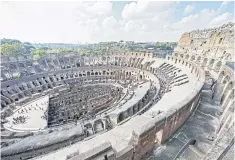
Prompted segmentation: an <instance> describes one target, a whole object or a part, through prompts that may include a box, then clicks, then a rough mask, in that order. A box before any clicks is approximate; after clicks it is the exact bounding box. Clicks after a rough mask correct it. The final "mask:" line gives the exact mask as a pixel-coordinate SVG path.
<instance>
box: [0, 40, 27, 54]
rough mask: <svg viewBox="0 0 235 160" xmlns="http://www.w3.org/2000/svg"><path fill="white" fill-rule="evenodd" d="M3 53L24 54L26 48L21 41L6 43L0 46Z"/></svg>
mask: <svg viewBox="0 0 235 160" xmlns="http://www.w3.org/2000/svg"><path fill="white" fill-rule="evenodd" d="M0 50H1V55H5V56H15V57H16V56H19V55H23V54H24V48H23V47H22V46H21V44H19V43H14V44H8V43H4V44H2V45H1V46H0Z"/></svg>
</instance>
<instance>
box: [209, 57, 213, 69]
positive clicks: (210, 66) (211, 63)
mask: <svg viewBox="0 0 235 160" xmlns="http://www.w3.org/2000/svg"><path fill="white" fill-rule="evenodd" d="M214 62H215V59H211V60H210V62H209V65H208V68H209V69H212V68H213V65H214Z"/></svg>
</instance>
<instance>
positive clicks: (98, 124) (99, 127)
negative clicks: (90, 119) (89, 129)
mask: <svg viewBox="0 0 235 160" xmlns="http://www.w3.org/2000/svg"><path fill="white" fill-rule="evenodd" d="M103 130H104V124H103V122H102V121H101V120H98V121H95V123H94V131H95V132H96V133H98V132H101V131H103Z"/></svg>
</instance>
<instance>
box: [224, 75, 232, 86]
mask: <svg viewBox="0 0 235 160" xmlns="http://www.w3.org/2000/svg"><path fill="white" fill-rule="evenodd" d="M229 81H230V76H229V75H226V76H225V78H224V79H223V82H222V83H223V84H226V83H227V82H229Z"/></svg>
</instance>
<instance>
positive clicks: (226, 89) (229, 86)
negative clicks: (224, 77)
mask: <svg viewBox="0 0 235 160" xmlns="http://www.w3.org/2000/svg"><path fill="white" fill-rule="evenodd" d="M232 88H233V82H232V81H231V82H229V83H228V85H227V86H226V88H225V90H224V92H223V94H222V96H221V99H220V104H223V103H224V100H225V99H226V97H227V95H228V93H229V91H231V90H232Z"/></svg>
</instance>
